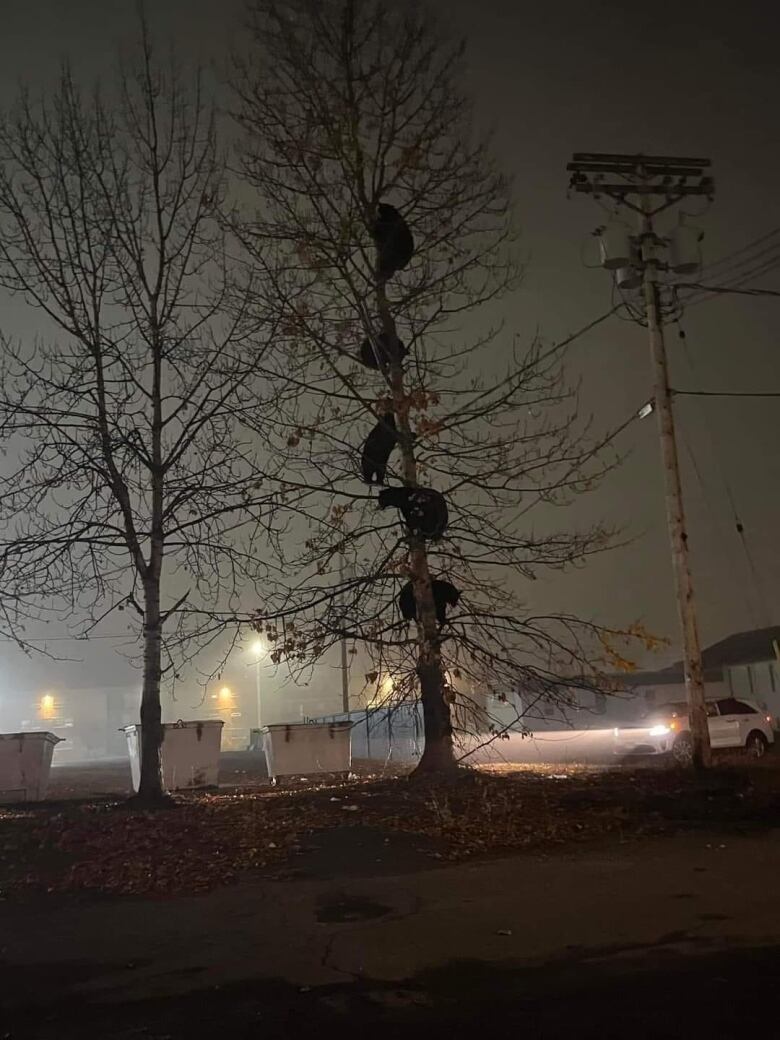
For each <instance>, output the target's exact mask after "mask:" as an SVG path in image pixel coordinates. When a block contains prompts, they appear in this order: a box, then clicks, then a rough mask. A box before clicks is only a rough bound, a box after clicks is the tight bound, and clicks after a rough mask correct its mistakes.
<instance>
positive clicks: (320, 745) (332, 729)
mask: <svg viewBox="0 0 780 1040" xmlns="http://www.w3.org/2000/svg"><path fill="white" fill-rule="evenodd" d="M263 747H264V750H265V760H266V763H267V765H268V775H269V777H270V778H271V780H273V781H274V782H275V781H276V778H277V777H279V776H315V775H316V774H318V773H336V774H338V775H339V776H344V777H346V776H348V775H349V771H350V767H351V765H352V723H351V722H291V723H279V724H276V725H272V726H265V727H264V728H263Z"/></svg>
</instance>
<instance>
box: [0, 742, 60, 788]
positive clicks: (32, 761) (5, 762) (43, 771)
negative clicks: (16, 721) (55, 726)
mask: <svg viewBox="0 0 780 1040" xmlns="http://www.w3.org/2000/svg"><path fill="white" fill-rule="evenodd" d="M61 740H62V737H58V736H56V735H55V734H54V733H49V732H48V731H41V732H37V731H33V732H30V733H0V802H39V801H40V800H41V799H42V798H45V797H46V788H47V785H48V783H49V770H50V769H51V756H52V753H53V752H54V747H55V745H56V744H59V742H60V741H61Z"/></svg>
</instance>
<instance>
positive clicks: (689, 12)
mask: <svg viewBox="0 0 780 1040" xmlns="http://www.w3.org/2000/svg"><path fill="white" fill-rule="evenodd" d="M439 2H440V5H441V9H442V11H443V12H444V14H445V17H446V21H447V24H449V25H452V24H455V25H456V26H457V27H458V28H459V29H460V30H461V31H462V32H463V34H464V35H466V36H467V38H468V41H469V61H470V85H471V88H472V93H473V96H474V99H475V104H476V113H477V118H478V121H479V123H480V124H481V125H482V126H485V127H487V126H494V127H495V148H496V151H497V153H498V157H499V160H500V162H501V164H502V166H503V167H504V168H505V169H506V171H507V172H508V173H510V174H511V175H513V176H514V178H515V189H514V196H515V210H516V220H517V223H518V225H519V227H520V228H521V230H522V248H523V250H524V254H525V255H526V257H527V273H526V277H525V280H524V282H523V285H522V287H521V289H520V290H519V291H518V292H517V293H516V294H515V295H514V296H513V297H512V299H511V300H510V301H508V302H507V306H506V317H507V320H508V323H509V326H510V327H511V328H514V329H516V330H517V331H519V332H520V333H522V334H523V335H525V336H526V337H527V338H528V339H529V340H530V338H531V337H532V336H533V335H534V334H536V333H537V332H540V333H541V334H543V335H544V336H545V337H547V338H549V339H553V340H554V339H558V338H560V337H562V336H564V335H566V334H567V333H569V332H571V331H573V330H574V329H576V328H578V327H579V326H580V325H582V324H585V323H586V322H588V321H589V320H591V319H592V318H593V317H595V316H597V315H599V314H600V313H602V312H603V311H604V310H606V309H607V308H608V307H609V306H610V303H611V299H610V288H611V287H610V279H609V277H608V276H607V275H606V274H605V273H604V272H602V271H600V270H599V269H597V268H595V269H591V268H589V267H587V266H585V265H586V264H592V263H595V259H596V249H595V244H594V240H593V239H592V238H590V237H589V235H590V232H591V231H592V229H593V228H594V227H595V226H597V225H598V224H600V223H603V221H604V218H605V214H604V213H603V212H602V211H601V210H600V209H599V208H598V207H597V206H596V205H595V203H594V202H593V201H592V200H590V199H588V198H586V197H584V196H572V198H571V199H569V200H567V197H566V194H567V193H566V188H567V179H568V178H567V174H566V170H565V165H566V162H567V161H568V159H569V157H570V154H571V152H572V151H579V150H582V151H616V152H631V151H644V152H649V153H653V152H655V153H658V154H670V155H674V154H679V155H703V156H709V157H710V158H712V160H713V174H714V177H715V183H716V197H715V202H714V205H713V206H712V207H711V208H710V209H709V210H708V212H706V213H705V214H704V215H702V216H701V217H700V218H699V219H698V220H696V221H693V222H694V223H696V224H697V225H698V226H700V227H701V228H702V229H703V230H704V231H705V232H706V237H705V240H704V252H705V263H706V262H712V261H714V260H716V259H718V258H720V257H721V256H723V255H724V254H726V253H728V252H730V251H732V250H735V249H737V248H739V247H741V246H742V245H744V244H746V243H747V242H749V241H751V240H752V239H754V238H757V237H758V236H759V235H761V234H763V233H764V232H766V231H768V230H770V229H771V228H773V227H776V226H780V212H778V209H779V207H778V203H777V169H778V164H779V162H780V143H779V140H778V137H779V131H778V124H777V116H776V99H777V97H778V96H780V71H778V63H777V60H776V45H775V33H774V31H773V29H772V26H771V19H772V11H773V7H772V5H770V4H769V3H762V2H757V0H753V2H747V3H741V4H738V5H737V4H733V3H726V4H721V5H715V4H713V3H691V2H689V3H685V2H682V3H674V4H673V3H663V2H656V3H655V4H653V5H651V6H650V8H649V9H648V10H647V11H646V12H644V13H643V12H640V11H637V10H635V9H634V8H632V7H630V6H629V5H627V4H625V2H620V3H618V2H615V0H602V2H596V0H591V2H589V3H587V4H583V3H582V2H581V0H578V2H574V0H565V2H549V3H546V4H536V3H534V4H531V3H523V2H522V0H480V2H479V3H476V2H474V0H448V2H446V3H445V0H439ZM149 8H150V12H151V15H152V18H151V21H152V28H153V30H154V32H155V35H156V36H157V37H158V39H160V40H164V39H165V37H166V36H169V35H172V37H173V41H174V43H175V44H176V46H177V47H178V48H180V49H181V50H182V52H183V53H184V55H185V56H187V57H194V58H197V59H200V60H203V61H206V62H208V61H209V60H211V59H212V58H215V59H217V60H222V59H223V58H224V55H225V48H226V46H227V44H228V42H229V41H230V39H231V37H232V36H233V34H234V33H235V32H236V29H237V28H239V27H240V18H241V11H242V2H241V0H221V2H220V3H218V4H217V3H215V2H213V0H156V2H155V3H154V4H153V5H149ZM134 11H135V3H133V2H131V0H124V2H120V0H25V2H24V3H22V2H20V0H5V3H4V4H3V18H4V24H3V27H2V30H3V31H2V33H0V92H1V94H2V103H3V104H4V105H5V104H7V103H9V102H10V101H11V100H12V99H13V96H14V93H15V90H16V84H17V82H18V81H19V80H20V79H21V80H24V81H26V82H28V83H29V84H31V85H33V86H35V85H39V84H42V83H46V82H50V81H51V80H52V78H53V77H55V76H56V72H57V68H58V65H59V62H60V60H61V58H62V57H63V56H64V55H65V54H66V53H67V54H69V55H70V57H71V59H72V61H73V63H74V66H75V71H76V74H77V76H78V77H79V78H83V79H84V80H85V81H86V82H89V80H90V79H91V77H93V76H94V75H95V74H98V73H100V72H106V71H107V70H108V69H110V67H111V65H112V63H113V60H114V52H115V49H116V46H117V44H120V43H122V42H123V41H125V42H127V41H129V39H130V38H131V36H132V33H133V31H134ZM687 208H688V209H689V210H690V211H691V212H696V211H697V210H700V209H701V208H702V207H701V205H700V203H699V202H698V201H693V202H692V203H691V205H690V206H689V207H687ZM758 284H761V285H762V286H765V287H771V288H775V289H778V288H780V274H778V273H777V272H774V273H772V274H769V275H765V276H763V277H762V278H761V279H760V281H759V283H758ZM17 315H18V311H17V309H16V307H14V308H12V311H11V313H10V315H9V313H8V311H6V312H5V317H4V318H2V324H3V327H4V331H6V332H9V333H12V334H23V333H24V332H25V331H26V330H25V326H24V323H23V322H21V323H20V322H19V319H18V317H17ZM779 319H780V300H771V299H769V300H756V299H740V298H738V297H722V298H719V299H716V300H713V301H710V302H707V303H704V304H702V305H701V306H697V307H692V308H691V309H690V311H689V312H688V313H687V314H686V315H685V317H684V318H683V323H682V324H683V326H684V328H685V330H686V333H687V343H688V349H689V351H690V354H691V357H692V359H693V363H694V369H695V373H694V374H692V373H691V371H690V369H689V368H688V367H687V364H686V363H685V360H684V358H683V356H682V353H681V349H680V342H679V340H678V339H677V336H676V332H675V331H674V330H670V334H669V337H668V346H669V351H670V358H671V367H672V385H673V386H679V387H686V388H687V387H697V388H706V389H712V390H718V389H729V390H736V389H739V390H763V389H776V390H780V361H779V360H778V350H777V326H778V320H779ZM30 320H31V321H34V320H35V319H34V318H33V317H32V316H31V319H30ZM9 322H10V325H11V327H9ZM27 331H29V329H28V330H27ZM572 363H573V374H574V375H575V377H578V378H581V379H582V399H583V406H584V409H585V410H586V411H592V412H593V413H594V415H595V416H596V418H597V420H598V422H599V424H601V425H602V426H604V427H608V426H609V425H611V424H618V423H620V422H622V421H623V420H624V419H625V418H626V416H627V415H628V414H629V412H630V411H631V410H632V409H633V408H635V407H638V406H639V405H640V404H641V403H642V402H643V401H645V400H647V399H648V398H649V397H650V396H651V384H650V360H649V348H648V347H647V343H646V334H645V332H644V330H643V329H641V328H638V327H636V326H634V325H632V324H630V323H628V322H624V321H620V320H618V319H612V320H611V321H610V322H609V323H607V324H605V325H602V326H600V328H599V329H598V330H596V331H594V332H592V333H590V334H589V335H588V336H587V337H584V338H583V339H582V340H581V341H580V342H579V343H578V345H577V347H576V348H575V349H574V350H573V353H572ZM677 418H678V424H679V430H680V434H681V453H682V462H683V467H684V470H683V478H684V486H685V499H686V506H687V510H688V520H689V535H690V542H691V546H692V552H693V567H694V584H695V589H696V593H697V597H698V607H699V616H700V627H701V632H702V638H703V642H704V643H705V644H706V643H710V642H713V641H715V640H716V639H719V638H721V637H723V636H725V635H727V634H728V633H729V632H732V631H737V630H741V629H747V628H752V627H760V626H763V625H768V624H771V623H776V622H777V621H778V620H780V611H778V609H777V606H778V604H777V593H776V591H775V590H776V589H777V588H778V587H779V581H780V562H778V554H777V552H776V551H775V544H776V533H775V532H776V529H777V524H778V519H780V460H779V459H778V452H777V450H776V440H777V429H778V419H779V418H780V401H778V400H771V399H768V400H763V401H762V400H738V399H718V398H707V399H692V398H685V399H678V402H677ZM620 447H621V448H622V449H623V450H625V451H628V452H629V453H630V456H629V458H628V459H627V460H626V462H625V463H624V464H623V465H622V466H621V467H620V469H619V470H617V471H616V472H614V473H612V474H611V475H610V476H609V478H608V479H607V480H606V481H605V483H604V484H603V485H602V486H601V488H600V490H599V491H598V492H596V493H595V494H594V495H592V496H591V497H589V498H588V499H587V500H582V501H580V502H579V503H578V504H577V505H576V506H575V507H574V508H573V509H572V510H571V519H570V518H569V515H567V516H563V515H562V516H561V517H560V521H559V522H560V523H561V524H562V525H563V524H564V523H566V524H569V523H570V522H571V523H574V522H578V523H586V522H587V521H588V519H600V518H603V519H606V520H608V521H609V522H611V523H614V524H617V525H620V526H622V527H623V528H624V532H625V538H626V539H629V540H630V542H629V544H628V545H626V546H625V547H624V548H620V549H616V550H614V551H613V552H611V553H609V554H607V555H605V556H603V557H601V558H599V559H596V560H594V561H592V562H591V563H590V564H589V565H588V566H587V567H586V568H583V569H578V570H576V571H574V572H573V573H570V574H567V575H553V576H551V577H549V578H546V579H544V580H540V581H538V582H536V583H533V584H532V585H529V587H528V589H527V599H528V602H529V604H530V605H532V606H533V608H534V609H540V610H556V611H571V612H575V613H579V614H581V615H583V616H586V617H592V618H593V619H594V620H597V621H600V622H604V623H609V624H616V625H625V624H627V623H629V622H630V621H632V620H634V619H641V620H643V621H644V622H645V623H646V625H647V626H648V628H650V629H651V630H652V631H654V632H656V633H659V634H662V635H667V636H670V637H671V638H672V641H673V645H672V646H671V647H670V649H669V651H668V652H667V653H666V654H665V657H666V658H667V659H672V658H673V657H676V656H679V641H678V639H677V621H676V615H675V605H674V599H673V591H672V588H673V587H672V571H671V564H670V560H669V550H668V542H667V535H666V526H665V515H664V500H663V483H662V473H661V466H660V455H659V448H658V441H657V436H656V428H655V421H654V419H652V418H651V419H648V420H645V421H644V422H641V423H634V424H633V425H632V426H631V427H630V428H629V429H628V430H627V431H626V433H625V434H624V436H623V437H622V439H621V441H620ZM692 458H693V460H695V466H694V464H693V462H692ZM697 471H698V472H697ZM724 477H725V480H724ZM726 481H727V482H728V484H729V486H730V489H731V493H732V495H733V498H734V500H735V502H736V504H737V506H738V509H739V511H740V518H741V520H742V523H743V524H744V527H745V533H746V537H747V539H748V542H749V545H750V549H751V551H752V554H753V558H754V561H755V564H756V568H757V570H758V572H759V575H760V579H761V580H760V587H758V586H757V584H756V582H755V581H754V580H753V577H752V575H751V572H750V570H749V568H748V566H747V564H746V560H745V557H744V554H743V551H742V548H741V543H740V541H739V539H738V536H737V534H736V532H735V530H734V519H733V515H732V511H731V506H730V504H729V497H728V494H727V491H726V483H725V482H726ZM523 591H524V592H526V590H523ZM78 651H79V656H83V657H84V658H85V660H86V661H87V662H88V665H89V670H90V671H91V672H92V673H93V681H92V682H90V683H89V685H95V679H94V675H95V674H98V675H100V674H101V673H103V674H106V675H107V670H108V669H109V668H110V669H112V670H113V671H114V672H116V671H117V669H123V668H126V666H124V665H122V664H121V662H120V663H116V662H115V661H114V659H113V655H112V651H111V649H110V643H106V644H100V645H98V646H96V647H95V648H94V649H92V648H89V647H88V648H85V647H84V644H79V646H78ZM63 667H64V668H66V669H67V668H68V667H71V668H73V669H74V671H73V672H72V674H73V677H74V682H73V684H74V685H78V680H77V678H76V675H77V673H79V672H81V671H83V669H81V668H80V667H78V666H63ZM0 668H2V671H3V672H4V673H5V675H6V676H7V677H9V680H10V679H11V678H13V681H14V682H18V683H24V684H25V685H26V684H28V683H33V684H34V683H36V682H42V681H44V677H45V673H46V668H45V667H44V668H41V667H40V666H34V665H29V664H28V663H26V662H25V659H24V658H23V657H22V655H21V654H19V652H18V651H16V650H15V649H14V648H13V647H12V646H10V645H9V644H2V645H0ZM128 677H129V679H130V680H131V681H132V678H133V676H132V673H128ZM98 681H99V680H98ZM333 686H334V701H336V702H337V699H338V682H337V681H336V680H334V683H333ZM335 707H336V704H334V708H335Z"/></svg>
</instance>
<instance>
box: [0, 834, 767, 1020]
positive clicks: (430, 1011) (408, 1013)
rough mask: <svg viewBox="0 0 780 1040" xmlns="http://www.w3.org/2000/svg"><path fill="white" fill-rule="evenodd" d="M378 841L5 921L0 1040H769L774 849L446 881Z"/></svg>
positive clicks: (53, 904)
mask: <svg viewBox="0 0 780 1040" xmlns="http://www.w3.org/2000/svg"><path fill="white" fill-rule="evenodd" d="M387 837H388V836H386V835H382V834H381V833H378V832H373V831H370V830H367V829H360V828H343V829H340V830H337V831H331V832H328V835H327V836H326V835H322V836H321V837H320V838H315V839H314V840H313V843H312V846H311V847H310V848H308V849H307V850H305V851H304V852H303V853H302V854H301V855H300V856H299V857H297V858H296V860H295V861H293V862H291V863H290V864H289V865H288V867H287V868H285V869H282V870H279V871H277V872H276V873H275V874H274V875H273V876H267V875H266V876H256V877H250V878H248V879H247V880H246V881H244V882H242V883H241V884H237V885H234V886H231V887H226V888H223V889H219V890H217V891H214V892H212V893H210V894H209V895H207V896H200V897H186V898H185V897H181V898H176V899H166V900H151V899H130V898H126V899H93V898H90V899H85V898H68V899H63V898H57V899H54V898H40V897H39V898H36V899H35V900H34V901H31V902H29V903H19V902H11V901H9V902H7V903H0V1008H2V1013H3V1017H2V1027H0V1037H3V1040H22V1038H31V1040H33V1038H34V1040H55V1038H56V1040H75V1038H76V1037H78V1038H79V1040H82V1038H88V1040H92V1038H103V1037H105V1038H112V1040H131V1038H133V1040H135V1038H145V1040H150V1038H151V1040H164V1038H167V1040H174V1038H175V1040H179V1038H181V1040H184V1038H185V1037H186V1038H187V1040H193V1038H200V1037H203V1038H206V1037H208V1038H210V1040H212V1038H217V1040H221V1037H230V1038H233V1037H258V1038H263V1040H265V1038H275V1037H290V1038H293V1037H294V1038H296V1040H297V1038H298V1037H301V1038H303V1037H305V1035H306V1033H307V1032H308V1031H314V1032H315V1034H316V1035H317V1036H325V1035H327V1036H334V1037H337V1036H342V1035H343V1036H345V1037H349V1036H351V1035H353V1034H354V1033H355V1032H356V1031H360V1032H362V1031H363V1030H365V1029H370V1031H371V1035H372V1038H373V1037H391V1036H393V1037H395V1036H398V1037H409V1036H412V1037H415V1036H426V1037H430V1036H439V1035H442V1036H444V1035H446V1036H448V1037H458V1036H469V1037H472V1036H473V1035H474V1034H475V1032H476V1031H479V1032H481V1033H484V1032H485V1031H486V1029H487V1030H490V1032H491V1033H492V1034H494V1035H498V1036H503V1035H504V1034H505V1031H506V1030H512V1031H513V1033H514V1034H516V1035H521V1036H522V1037H532V1038H537V1037H539V1038H547V1037H549V1038H553V1037H554V1038H559V1037H572V1038H575V1037H576V1038H579V1037H582V1038H590V1037H593V1038H596V1037H598V1038H600V1040H604V1038H611V1037H621V1038H634V1037H655V1038H658V1037H686V1038H688V1037H691V1036H694V1035H696V1036H707V1037H718V1038H720V1037H735V1038H736V1037H741V1036H742V1035H743V1034H744V1033H745V1031H746V1030H755V1029H761V1030H763V1031H766V1034H767V1035H768V1036H774V1035H775V1034H776V1029H775V1027H774V1026H773V1024H772V1023H773V1022H775V1020H776V1007H775V1005H776V1000H777V997H776V991H777V985H776V983H777V977H778V972H779V971H780V958H779V956H778V953H779V951H780V919H779V915H778V910H777V899H776V886H777V877H778V866H780V833H779V832H777V831H775V832H765V833H763V834H761V835H755V834H753V835H750V836H740V835H739V834H736V833H734V832H728V833H727V832H720V833H714V832H713V833H703V832H700V833H695V834H686V835H680V836H678V837H674V838H662V839H654V840H647V841H639V842H631V843H621V842H619V841H618V840H617V839H615V840H614V841H613V842H610V843H608V844H607V843H605V844H604V845H602V846H600V847H598V848H595V847H593V846H587V847H584V848H582V849H575V850H568V851H562V852H561V853H559V854H554V855H546V856H539V855H533V856H532V855H526V856H515V857H511V858H506V859H499V860H492V861H489V862H482V863H471V864H460V865H457V866H447V867H443V868H442V867H440V866H438V865H437V863H436V861H435V860H432V859H431V858H430V857H428V856H426V855H425V852H424V850H421V849H419V848H417V847H415V845H414V841H413V840H410V838H409V836H391V837H390V840H389V841H387V840H386V839H387ZM396 841H397V842H398V844H396Z"/></svg>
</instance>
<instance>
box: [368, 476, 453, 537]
mask: <svg viewBox="0 0 780 1040" xmlns="http://www.w3.org/2000/svg"><path fill="white" fill-rule="evenodd" d="M378 505H379V508H380V509H387V508H388V506H395V507H396V508H397V509H400V511H401V513H402V515H403V518H404V523H405V524H406V526H407V527H408V528H409V530H410V531H411V532H412V534H416V535H419V537H421V538H430V539H436V538H441V536H442V535H443V534H444V532H445V531H446V530H447V523H448V520H449V516H448V513H447V503H446V501H445V499H444V495H442V494H441V492H439V491H434V490H433V488H409V487H395V488H386V489H385V490H384V491H380V492H379V499H378Z"/></svg>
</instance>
